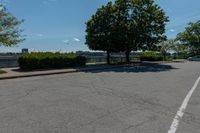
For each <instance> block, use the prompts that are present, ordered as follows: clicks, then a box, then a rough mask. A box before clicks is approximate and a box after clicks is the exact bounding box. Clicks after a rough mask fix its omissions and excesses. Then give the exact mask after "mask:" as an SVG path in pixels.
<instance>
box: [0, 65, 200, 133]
mask: <svg viewBox="0 0 200 133" xmlns="http://www.w3.org/2000/svg"><path fill="white" fill-rule="evenodd" d="M199 76H200V63H199V62H185V63H167V64H144V65H141V66H138V65H137V66H135V65H129V66H127V65H125V66H122V67H119V68H111V69H106V70H96V71H83V72H77V73H68V74H59V75H49V76H41V77H28V78H20V79H9V80H2V81H0V133H168V131H169V129H170V126H171V124H172V122H173V120H174V117H175V115H176V113H177V111H178V110H179V108H180V106H181V104H182V102H183V101H184V99H185V97H186V95H187V94H188V92H189V91H190V89H191V88H192V86H193V85H194V83H195V81H196V80H197V78H198V77H199ZM199 132H200V85H198V86H197V88H196V90H195V91H194V94H193V95H192V97H191V99H190V101H189V103H188V106H187V108H186V110H185V112H184V116H183V118H182V119H180V123H179V126H178V127H177V131H176V133H199Z"/></svg>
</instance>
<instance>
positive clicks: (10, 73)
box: [0, 65, 122, 80]
mask: <svg viewBox="0 0 200 133" xmlns="http://www.w3.org/2000/svg"><path fill="white" fill-rule="evenodd" d="M121 66H122V65H87V66H84V67H79V68H67V69H53V70H37V71H21V70H20V69H19V68H2V69H1V70H3V71H6V72H7V73H4V74H0V80H3V79H14V78H23V77H34V76H44V75H54V74H64V73H74V72H81V71H95V70H102V69H110V68H116V67H121Z"/></svg>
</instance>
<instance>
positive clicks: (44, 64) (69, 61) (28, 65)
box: [18, 53, 86, 70]
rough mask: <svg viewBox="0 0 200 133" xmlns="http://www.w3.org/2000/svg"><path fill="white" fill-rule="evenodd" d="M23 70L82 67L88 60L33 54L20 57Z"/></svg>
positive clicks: (66, 55)
mask: <svg viewBox="0 0 200 133" xmlns="http://www.w3.org/2000/svg"><path fill="white" fill-rule="evenodd" d="M18 62H19V66H20V68H21V69H30V70H33V69H52V68H66V67H75V66H82V65H85V63H86V58H85V57H83V56H79V55H76V54H60V53H55V54H54V53H31V54H23V55H21V56H20V57H19V60H18Z"/></svg>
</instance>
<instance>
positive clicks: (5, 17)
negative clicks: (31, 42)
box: [0, 5, 24, 46]
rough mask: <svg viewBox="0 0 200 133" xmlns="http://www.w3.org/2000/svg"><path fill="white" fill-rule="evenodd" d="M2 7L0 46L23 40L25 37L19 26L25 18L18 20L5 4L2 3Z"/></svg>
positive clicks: (0, 14) (0, 7) (0, 12)
mask: <svg viewBox="0 0 200 133" xmlns="http://www.w3.org/2000/svg"><path fill="white" fill-rule="evenodd" d="M0 9H1V10H0V46H1V45H3V46H12V45H16V44H18V43H20V42H22V41H23V40H24V38H23V37H22V36H21V32H22V30H20V29H19V27H18V26H19V25H20V24H21V23H22V22H23V20H18V19H17V18H16V17H15V16H13V15H12V14H11V13H9V12H8V11H7V9H6V8H5V7H4V6H3V5H0Z"/></svg>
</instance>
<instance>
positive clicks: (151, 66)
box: [81, 63, 178, 73]
mask: <svg viewBox="0 0 200 133" xmlns="http://www.w3.org/2000/svg"><path fill="white" fill-rule="evenodd" d="M173 69H178V68H175V67H173V66H171V65H169V64H161V63H137V64H129V65H119V66H117V65H111V66H107V67H105V66H104V67H102V68H101V69H96V70H94V69H93V70H92V69H91V70H81V71H82V72H85V73H102V72H119V73H120V72H127V73H131V72H132V73H144V72H163V71H171V70H173Z"/></svg>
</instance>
